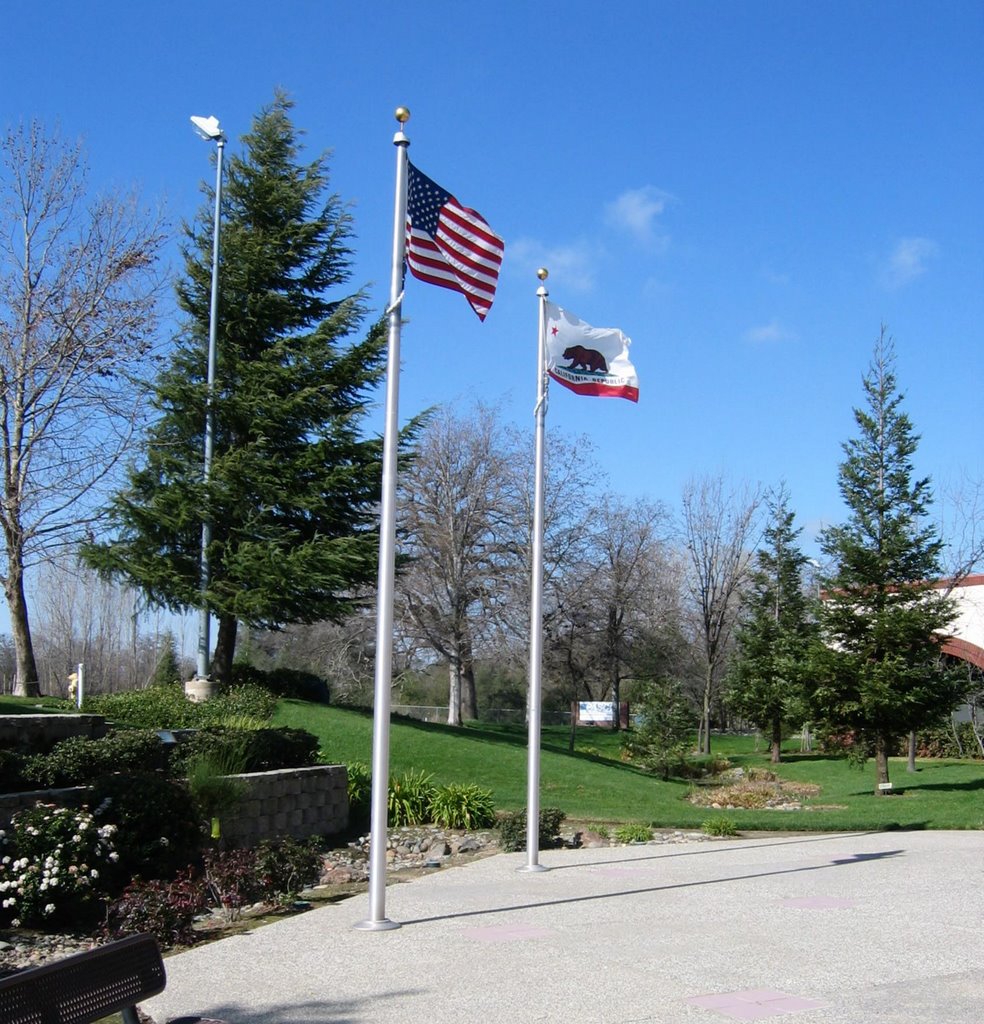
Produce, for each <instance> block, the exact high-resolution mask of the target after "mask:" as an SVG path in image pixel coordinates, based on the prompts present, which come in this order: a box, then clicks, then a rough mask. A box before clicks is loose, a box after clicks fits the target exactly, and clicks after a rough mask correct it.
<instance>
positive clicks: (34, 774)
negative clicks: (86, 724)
mask: <svg viewBox="0 0 984 1024" xmlns="http://www.w3.org/2000/svg"><path fill="white" fill-rule="evenodd" d="M167 764H168V752H167V749H166V748H165V746H164V744H162V743H161V741H160V738H159V737H158V735H157V733H156V732H154V731H152V730H149V729H139V730H127V731H124V732H116V733H112V734H111V735H109V736H104V737H102V738H101V739H98V740H92V739H88V738H87V737H84V736H72V737H70V738H69V739H66V740H62V741H61V742H60V743H57V744H55V746H54V747H53V748H52V749H51V751H50V752H49V753H47V754H35V755H34V756H33V757H29V758H28V759H27V761H26V762H25V764H24V768H23V772H24V775H25V777H26V778H28V779H29V780H31V781H32V782H34V783H36V784H37V785H38V786H43V787H52V786H81V785H86V784H87V783H90V782H92V781H93V780H95V779H97V778H99V776H101V775H105V774H108V773H110V772H116V771H130V770H148V771H163V770H165V769H166V767H167Z"/></svg>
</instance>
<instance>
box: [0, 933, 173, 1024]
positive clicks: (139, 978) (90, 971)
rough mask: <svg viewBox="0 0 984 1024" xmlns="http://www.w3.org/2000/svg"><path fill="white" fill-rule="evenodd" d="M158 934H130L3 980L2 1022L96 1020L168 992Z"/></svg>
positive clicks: (58, 1023)
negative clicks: (154, 935) (166, 990)
mask: <svg viewBox="0 0 984 1024" xmlns="http://www.w3.org/2000/svg"><path fill="white" fill-rule="evenodd" d="M165 983H166V977H165V974H164V961H163V960H162V959H161V951H160V948H159V947H158V945H157V940H156V939H155V938H154V937H153V935H131V936H130V937H129V938H126V939H120V940H119V941H118V942H111V943H109V944H107V945H105V946H99V947H97V948H96V949H90V950H87V951H86V952H84V953H76V954H74V955H73V956H68V957H65V958H64V959H62V960H56V961H53V962H52V963H47V964H42V965H41V966H40V967H32V968H30V969H28V970H26V971H20V972H19V973H17V974H13V975H11V976H10V977H8V978H3V979H0V1021H2V1022H3V1024H91V1022H92V1021H96V1020H99V1019H100V1018H101V1017H106V1016H108V1015H109V1014H111V1013H117V1012H119V1011H120V1010H123V1009H125V1008H126V1007H130V1006H134V1005H135V1004H136V1003H138V1002H141V1001H142V1000H144V999H149V998H150V997H151V996H156V995H158V994H159V993H161V992H163V991H164V986H165Z"/></svg>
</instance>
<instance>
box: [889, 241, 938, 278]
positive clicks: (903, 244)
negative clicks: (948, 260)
mask: <svg viewBox="0 0 984 1024" xmlns="http://www.w3.org/2000/svg"><path fill="white" fill-rule="evenodd" d="M939 252H940V247H939V246H938V245H937V244H936V242H934V241H933V240H932V239H931V238H900V239H899V241H898V242H896V244H895V248H894V249H893V250H892V252H891V253H890V254H889V257H888V260H887V262H886V263H885V265H884V266H883V267H882V271H881V282H882V284H883V285H884V286H885V287H886V288H902V287H903V286H905V285H907V284H909V283H910V282H911V281H914V280H915V279H916V278H917V277H921V276H922V275H923V274H925V273H926V271H927V270H928V269H929V264H930V262H931V261H932V260H934V259H935V258H936V257H937V256H938V255H939Z"/></svg>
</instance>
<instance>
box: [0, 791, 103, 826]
mask: <svg viewBox="0 0 984 1024" xmlns="http://www.w3.org/2000/svg"><path fill="white" fill-rule="evenodd" d="M88 797H89V787H88V786H72V787H71V788H70V789H33V790H29V791H26V792H24V793H2V794H0V828H2V829H8V828H10V822H11V819H12V818H13V816H14V815H15V814H16V813H17V812H18V811H27V810H30V809H31V808H32V807H33V806H34V805H35V804H38V803H42V804H55V805H56V806H58V807H72V808H76V807H81V806H82V805H83V804H84V803H86V802H87V801H88Z"/></svg>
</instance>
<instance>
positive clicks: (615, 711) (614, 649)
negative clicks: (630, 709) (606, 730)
mask: <svg viewBox="0 0 984 1024" xmlns="http://www.w3.org/2000/svg"><path fill="white" fill-rule="evenodd" d="M608 652H609V657H610V658H611V660H612V732H618V731H619V729H620V728H621V724H622V716H621V714H620V709H619V697H620V696H621V694H620V693H619V682H620V680H619V671H618V670H619V664H618V609H617V608H616V607H615V606H614V605H609V606H608Z"/></svg>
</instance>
